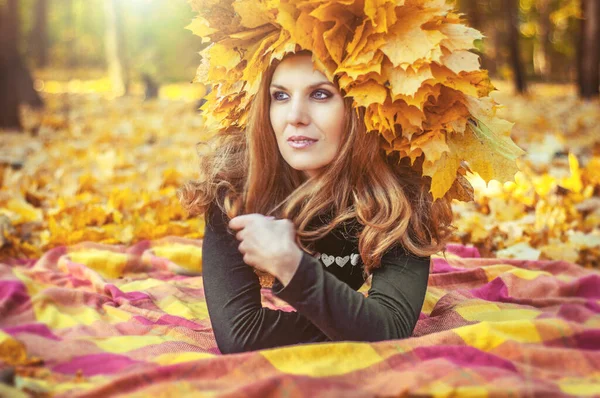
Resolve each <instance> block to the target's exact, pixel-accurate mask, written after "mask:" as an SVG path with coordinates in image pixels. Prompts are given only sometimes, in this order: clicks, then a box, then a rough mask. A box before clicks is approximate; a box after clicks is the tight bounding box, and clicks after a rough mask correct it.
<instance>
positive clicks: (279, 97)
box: [271, 91, 287, 101]
mask: <svg viewBox="0 0 600 398" xmlns="http://www.w3.org/2000/svg"><path fill="white" fill-rule="evenodd" d="M285 95H287V94H286V93H284V92H283V91H274V92H273V94H272V95H271V96H272V97H273V99H274V100H275V101H283V100H284V99H285Z"/></svg>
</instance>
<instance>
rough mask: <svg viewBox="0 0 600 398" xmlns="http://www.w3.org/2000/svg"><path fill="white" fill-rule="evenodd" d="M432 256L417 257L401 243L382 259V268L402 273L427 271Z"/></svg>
mask: <svg viewBox="0 0 600 398" xmlns="http://www.w3.org/2000/svg"><path fill="white" fill-rule="evenodd" d="M430 265H431V256H417V255H415V254H413V253H411V252H409V251H408V250H407V249H406V248H405V247H404V246H403V245H402V244H401V243H397V244H396V245H394V246H393V247H391V248H390V249H389V250H388V251H387V252H386V253H385V254H384V255H383V256H382V258H381V268H382V269H383V268H384V267H388V268H395V269H396V270H400V271H425V270H426V271H427V272H429V267H430Z"/></svg>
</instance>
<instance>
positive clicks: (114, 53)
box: [104, 0, 129, 94]
mask: <svg viewBox="0 0 600 398" xmlns="http://www.w3.org/2000/svg"><path fill="white" fill-rule="evenodd" d="M120 11H121V7H120V0H105V1H104V12H105V18H106V36H105V39H106V40H105V41H106V60H107V63H108V72H109V75H110V79H111V83H112V86H113V90H114V91H116V92H117V93H119V94H127V93H128V92H129V70H128V63H127V57H126V53H125V37H124V35H123V20H122V13H121V12H120Z"/></svg>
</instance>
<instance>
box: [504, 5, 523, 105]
mask: <svg viewBox="0 0 600 398" xmlns="http://www.w3.org/2000/svg"><path fill="white" fill-rule="evenodd" d="M503 3H504V15H505V17H506V26H507V29H508V43H507V44H508V48H509V53H510V64H511V66H512V70H513V81H514V84H515V89H516V91H517V92H518V93H519V94H523V93H525V92H526V91H527V84H526V82H525V72H524V70H523V63H522V61H521V52H520V46H519V2H518V0H505V1H504V2H503Z"/></svg>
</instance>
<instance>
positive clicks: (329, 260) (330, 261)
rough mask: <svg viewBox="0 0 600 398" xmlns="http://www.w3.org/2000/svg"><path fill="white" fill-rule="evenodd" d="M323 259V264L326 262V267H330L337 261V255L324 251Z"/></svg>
mask: <svg viewBox="0 0 600 398" xmlns="http://www.w3.org/2000/svg"><path fill="white" fill-rule="evenodd" d="M321 261H323V264H325V266H326V267H329V266H330V265H331V264H333V262H334V261H335V257H333V256H328V255H327V254H325V253H323V254H321Z"/></svg>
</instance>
